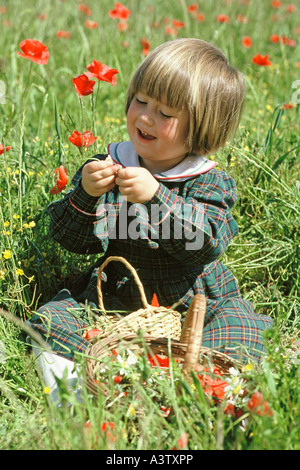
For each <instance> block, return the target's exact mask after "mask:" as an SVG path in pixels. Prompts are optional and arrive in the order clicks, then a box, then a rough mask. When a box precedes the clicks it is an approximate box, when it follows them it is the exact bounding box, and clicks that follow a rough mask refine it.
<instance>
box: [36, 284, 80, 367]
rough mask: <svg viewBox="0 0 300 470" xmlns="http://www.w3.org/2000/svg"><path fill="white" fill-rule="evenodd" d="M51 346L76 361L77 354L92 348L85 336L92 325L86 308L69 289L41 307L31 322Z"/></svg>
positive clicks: (55, 350)
mask: <svg viewBox="0 0 300 470" xmlns="http://www.w3.org/2000/svg"><path fill="white" fill-rule="evenodd" d="M27 323H28V325H29V326H31V327H32V328H33V329H34V330H36V331H37V332H38V333H40V335H41V336H42V337H43V339H44V340H45V341H46V342H47V343H48V344H49V346H50V348H51V349H52V351H54V352H55V353H56V352H57V353H58V354H59V355H60V356H64V357H66V358H67V359H71V360H72V359H73V357H74V353H75V351H79V352H84V351H85V350H86V348H87V347H88V346H89V343H88V341H86V340H85V339H84V338H83V337H82V331H83V329H84V328H85V327H87V326H88V319H87V318H86V316H83V309H82V307H81V306H80V304H79V303H78V302H76V300H75V299H74V298H73V297H72V296H71V294H70V292H69V291H68V290H66V289H64V290H62V291H61V292H59V293H58V294H57V295H56V296H55V297H54V298H53V299H52V300H51V301H50V302H48V303H47V304H45V305H43V306H42V307H40V308H39V309H38V310H37V312H36V313H35V314H34V315H33V317H32V318H31V319H30V320H29V321H28V322H27Z"/></svg>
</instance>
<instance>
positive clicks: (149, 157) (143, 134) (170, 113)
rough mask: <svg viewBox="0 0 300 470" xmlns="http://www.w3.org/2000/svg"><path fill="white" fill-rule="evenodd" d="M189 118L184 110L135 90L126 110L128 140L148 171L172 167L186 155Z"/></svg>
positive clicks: (155, 171) (159, 170) (153, 171)
mask: <svg viewBox="0 0 300 470" xmlns="http://www.w3.org/2000/svg"><path fill="white" fill-rule="evenodd" d="M188 127H189V118H188V114H187V113H186V112H184V111H178V110H176V109H174V108H169V107H168V106H167V105H166V104H165V102H164V101H163V102H160V101H157V100H155V99H154V98H150V97H149V96H147V95H145V94H143V93H141V92H138V93H136V94H135V95H134V97H133V99H132V101H131V104H130V106H129V109H128V112H127V129H128V133H129V137H130V140H131V142H132V144H133V146H134V148H135V150H136V152H137V153H138V155H139V156H140V157H141V158H142V159H143V162H144V165H145V167H146V168H147V169H148V170H149V171H151V172H152V173H157V172H161V171H165V170H168V169H170V168H173V167H174V166H175V165H177V164H178V163H180V162H181V161H182V160H183V159H184V158H185V156H186V154H187V152H188V149H187V147H186V144H185V139H186V136H187V134H188Z"/></svg>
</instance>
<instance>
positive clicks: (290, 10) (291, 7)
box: [285, 3, 297, 13]
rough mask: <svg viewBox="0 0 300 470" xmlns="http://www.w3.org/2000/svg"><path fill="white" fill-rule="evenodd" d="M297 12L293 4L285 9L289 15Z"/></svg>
mask: <svg viewBox="0 0 300 470" xmlns="http://www.w3.org/2000/svg"><path fill="white" fill-rule="evenodd" d="M296 10H297V7H296V5H294V4H293V3H290V4H289V5H287V6H286V9H285V11H286V12H287V13H294V11H296Z"/></svg>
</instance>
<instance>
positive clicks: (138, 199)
mask: <svg viewBox="0 0 300 470" xmlns="http://www.w3.org/2000/svg"><path fill="white" fill-rule="evenodd" d="M116 184H117V185H118V186H119V189H120V193H121V194H122V196H123V197H126V198H127V200H128V201H129V202H132V203H140V204H143V203H144V202H146V201H149V199H151V198H152V197H153V195H154V193H155V192H156V191H157V189H158V187H159V182H158V181H157V180H156V179H155V178H154V177H153V176H152V175H151V173H150V172H149V171H148V170H146V168H136V167H127V168H120V170H119V172H118V175H117V178H116Z"/></svg>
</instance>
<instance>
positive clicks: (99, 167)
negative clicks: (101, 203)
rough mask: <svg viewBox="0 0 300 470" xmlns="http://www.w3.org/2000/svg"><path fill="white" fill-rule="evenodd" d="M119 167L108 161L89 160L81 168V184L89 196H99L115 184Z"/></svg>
mask: <svg viewBox="0 0 300 470" xmlns="http://www.w3.org/2000/svg"><path fill="white" fill-rule="evenodd" d="M119 169H120V165H112V163H111V162H110V161H101V160H99V161H98V160H97V161H91V162H89V163H87V164H86V165H84V167H83V168H82V179H81V185H82V187H83V189H84V190H85V192H87V193H88V194H89V195H90V196H94V197H100V196H102V194H104V193H106V192H107V191H109V190H110V189H112V188H113V187H114V186H115V184H116V174H117V172H118V170H119Z"/></svg>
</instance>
